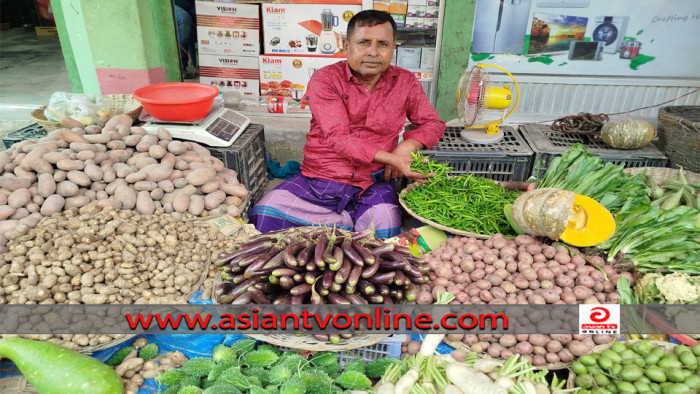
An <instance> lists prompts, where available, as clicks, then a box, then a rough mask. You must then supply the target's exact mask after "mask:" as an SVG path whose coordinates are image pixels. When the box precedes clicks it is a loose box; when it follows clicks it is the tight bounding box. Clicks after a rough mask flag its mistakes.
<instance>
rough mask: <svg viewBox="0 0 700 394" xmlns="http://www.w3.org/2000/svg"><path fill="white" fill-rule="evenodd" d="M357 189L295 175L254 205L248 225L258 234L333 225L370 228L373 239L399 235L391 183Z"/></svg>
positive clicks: (393, 189) (394, 192) (398, 219)
mask: <svg viewBox="0 0 700 394" xmlns="http://www.w3.org/2000/svg"><path fill="white" fill-rule="evenodd" d="M361 190H362V189H360V188H359V187H357V186H351V185H348V184H345V183H340V182H334V181H329V180H325V179H315V178H307V177H305V176H303V175H301V174H297V175H294V176H293V177H291V178H289V179H287V180H285V181H284V182H282V183H281V184H280V185H279V186H277V187H276V188H275V189H274V190H272V191H271V192H270V193H268V194H267V195H266V196H265V197H263V198H262V199H261V200H260V201H259V202H258V203H257V204H255V206H254V207H253V209H252V210H251V211H250V222H251V223H252V224H254V225H255V228H256V229H258V231H260V232H262V233H267V232H270V231H275V230H282V229H285V228H289V227H295V226H311V225H314V226H319V225H321V226H322V225H325V226H333V225H335V226H337V227H339V228H343V229H346V230H354V231H362V230H366V229H371V228H374V233H375V237H377V238H388V237H393V236H395V235H397V234H399V233H400V232H401V211H400V209H399V206H398V202H399V201H398V200H399V198H398V195H397V194H396V190H395V188H394V183H393V182H381V183H375V184H374V185H372V186H370V187H369V188H368V189H367V190H366V191H365V192H364V193H362V195H359V194H360V191H361Z"/></svg>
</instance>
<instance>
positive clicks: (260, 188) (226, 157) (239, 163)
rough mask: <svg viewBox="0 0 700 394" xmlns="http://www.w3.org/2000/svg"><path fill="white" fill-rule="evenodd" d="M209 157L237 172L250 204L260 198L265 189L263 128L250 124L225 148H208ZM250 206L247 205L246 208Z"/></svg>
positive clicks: (265, 170)
mask: <svg viewBox="0 0 700 394" xmlns="http://www.w3.org/2000/svg"><path fill="white" fill-rule="evenodd" d="M208 149H209V151H210V152H211V155H212V156H214V157H216V158H217V159H219V160H221V161H222V162H224V166H226V168H230V169H232V170H235V171H236V172H238V181H239V182H241V183H242V184H244V185H245V187H246V189H248V192H249V195H248V196H249V197H248V199H249V200H250V201H251V203H255V202H257V201H258V200H259V199H260V198H262V196H263V194H264V193H265V188H266V187H267V162H266V161H265V128H264V127H263V125H261V124H250V125H248V127H247V128H246V130H245V131H244V132H243V134H241V136H240V137H238V139H237V140H236V142H234V143H233V145H231V146H229V147H227V148H214V147H208ZM250 206H252V204H248V207H250Z"/></svg>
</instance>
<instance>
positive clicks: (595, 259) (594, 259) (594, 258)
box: [587, 256, 605, 266]
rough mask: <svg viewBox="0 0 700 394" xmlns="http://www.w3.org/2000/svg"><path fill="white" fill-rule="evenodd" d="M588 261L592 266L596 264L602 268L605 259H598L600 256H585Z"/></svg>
mask: <svg viewBox="0 0 700 394" xmlns="http://www.w3.org/2000/svg"><path fill="white" fill-rule="evenodd" d="M587 257H588V260H591V262H592V263H593V264H596V265H598V266H603V265H605V259H604V258H602V257H600V256H587Z"/></svg>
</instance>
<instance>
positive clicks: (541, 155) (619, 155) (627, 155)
mask: <svg viewBox="0 0 700 394" xmlns="http://www.w3.org/2000/svg"><path fill="white" fill-rule="evenodd" d="M520 133H522V135H523V137H524V138H525V140H526V141H527V143H528V145H530V149H532V151H533V152H534V154H535V156H534V160H533V165H532V172H531V173H530V175H532V176H533V177H535V178H539V176H541V175H544V173H545V171H547V168H548V167H549V163H551V161H552V160H553V159H554V158H555V157H557V156H561V154H562V153H564V151H566V150H567V149H569V148H570V147H571V145H572V144H575V143H580V144H582V145H583V146H584V147H585V148H586V150H588V151H589V152H591V153H593V154H595V155H598V156H600V158H601V159H603V160H604V161H606V162H611V163H614V164H620V163H622V164H624V165H625V167H627V168H633V167H665V166H666V163H667V162H668V158H667V157H666V156H665V155H664V154H663V152H661V151H660V150H659V149H658V148H657V147H656V146H655V145H654V144H648V145H646V146H644V147H642V148H640V149H633V150H619V149H613V148H611V147H609V146H607V145H606V144H605V142H603V141H602V140H600V139H596V138H594V137H592V136H590V135H586V134H578V133H563V132H559V131H553V130H552V129H551V128H550V127H549V126H548V125H540V124H525V125H522V126H520Z"/></svg>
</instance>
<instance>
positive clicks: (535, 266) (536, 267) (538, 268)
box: [530, 263, 547, 272]
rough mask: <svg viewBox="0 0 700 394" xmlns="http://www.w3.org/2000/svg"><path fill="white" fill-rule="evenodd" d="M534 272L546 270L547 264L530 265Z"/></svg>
mask: <svg viewBox="0 0 700 394" xmlns="http://www.w3.org/2000/svg"><path fill="white" fill-rule="evenodd" d="M530 268H532V269H533V270H535V272H537V271H539V270H540V269H542V268H547V263H532V265H531V266H530Z"/></svg>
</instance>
